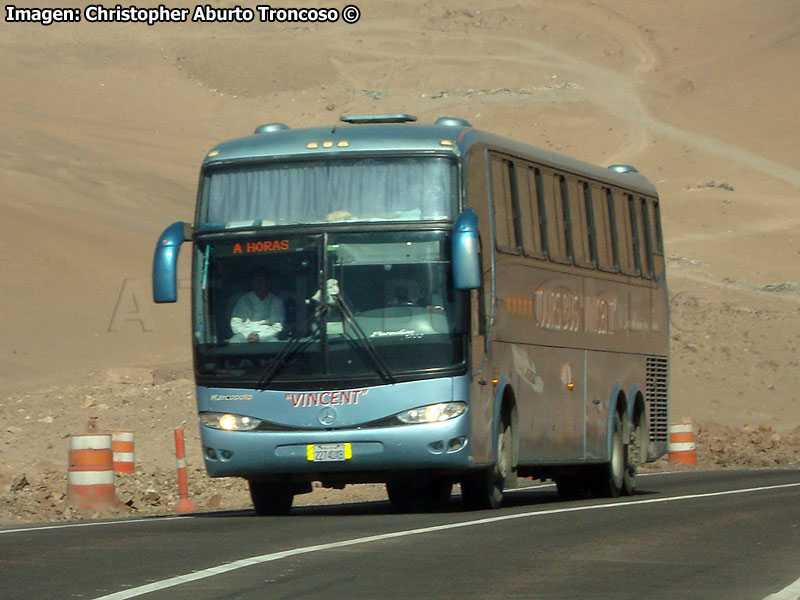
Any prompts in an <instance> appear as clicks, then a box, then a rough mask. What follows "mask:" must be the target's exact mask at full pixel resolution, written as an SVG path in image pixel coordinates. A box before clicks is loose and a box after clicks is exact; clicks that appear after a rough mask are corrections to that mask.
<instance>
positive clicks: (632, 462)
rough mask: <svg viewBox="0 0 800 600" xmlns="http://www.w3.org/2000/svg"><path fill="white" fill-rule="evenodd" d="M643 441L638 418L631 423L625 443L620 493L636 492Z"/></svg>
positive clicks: (629, 493) (627, 494)
mask: <svg viewBox="0 0 800 600" xmlns="http://www.w3.org/2000/svg"><path fill="white" fill-rule="evenodd" d="M643 443H644V428H643V427H642V419H639V422H638V423H634V424H631V439H630V440H628V443H627V444H625V469H624V474H623V478H622V493H623V494H624V495H625V496H632V495H633V494H634V493H636V472H637V470H638V468H639V462H640V460H641V456H642V446H641V445H642V444H643Z"/></svg>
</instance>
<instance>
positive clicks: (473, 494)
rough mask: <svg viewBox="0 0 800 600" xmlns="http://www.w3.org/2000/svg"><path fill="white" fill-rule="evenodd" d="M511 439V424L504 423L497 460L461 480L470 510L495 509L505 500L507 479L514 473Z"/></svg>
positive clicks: (463, 493) (498, 444)
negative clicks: (504, 493)
mask: <svg viewBox="0 0 800 600" xmlns="http://www.w3.org/2000/svg"><path fill="white" fill-rule="evenodd" d="M511 440H512V437H511V425H510V424H508V423H503V424H502V426H501V427H500V431H499V432H498V434H497V462H496V463H495V464H494V465H492V466H491V467H489V468H488V469H481V470H480V471H475V472H473V473H470V474H469V475H467V476H466V477H465V478H464V479H463V480H462V481H461V498H462V501H463V503H464V507H465V508H467V509H468V510H484V509H495V508H499V506H500V504H501V503H502V502H503V489H504V488H505V484H506V480H507V479H510V478H511V477H512V475H513V473H512V462H513V448H512V444H511Z"/></svg>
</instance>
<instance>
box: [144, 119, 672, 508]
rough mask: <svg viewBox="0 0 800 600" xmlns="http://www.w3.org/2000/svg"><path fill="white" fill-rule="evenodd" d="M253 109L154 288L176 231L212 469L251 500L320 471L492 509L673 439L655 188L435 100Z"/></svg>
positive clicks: (280, 503)
mask: <svg viewBox="0 0 800 600" xmlns="http://www.w3.org/2000/svg"><path fill="white" fill-rule="evenodd" d="M341 121H342V123H336V124H335V125H332V126H328V127H318V128H306V129H291V128H289V127H288V126H287V125H285V124H282V123H271V124H267V125H261V126H260V127H258V128H257V129H256V130H255V133H254V134H253V135H251V136H249V137H244V138H240V139H235V140H232V141H227V142H224V143H221V144H219V145H218V146H216V147H215V148H213V149H212V150H211V151H210V152H209V153H208V154H207V156H206V157H205V159H204V161H203V164H202V169H201V173H200V182H199V191H198V197H197V208H196V214H195V217H194V223H193V224H189V223H183V222H177V223H174V224H173V225H171V226H170V227H168V228H167V229H166V230H165V231H164V232H163V234H162V235H161V238H160V239H159V241H158V243H157V245H156V251H155V257H154V265H153V292H154V299H155V301H156V302H175V301H176V298H177V261H178V251H179V249H180V246H181V244H182V243H183V242H191V248H192V250H191V251H192V286H191V288H192V309H191V310H192V327H193V331H192V342H193V349H194V369H195V376H196V381H197V406H198V411H199V420H200V431H201V438H202V446H203V447H202V451H203V456H204V460H205V465H206V468H207V471H208V474H209V475H210V476H212V477H241V478H244V479H246V480H247V481H248V483H249V487H250V493H251V497H252V500H253V504H254V506H255V510H256V512H257V513H258V514H262V515H267V514H272V515H275V514H286V513H288V512H289V511H290V510H291V506H292V502H293V498H294V496H295V495H296V494H302V493H306V492H309V491H311V489H312V484H313V483H314V482H319V483H320V485H322V486H325V487H332V488H342V487H344V486H345V485H346V484H351V483H368V482H380V483H385V484H386V490H387V493H388V497H389V500H390V502H391V503H392V504H393V505H395V506H396V507H397V508H398V509H400V510H443V509H446V508H447V507H448V506H449V502H450V496H451V492H452V488H453V485H454V484H456V483H457V484H460V487H461V504H462V506H464V507H468V508H496V507H497V506H498V505H499V504H500V502H501V500H502V498H503V491H504V489H509V488H511V487H514V486H516V485H517V484H516V478H517V477H518V476H520V477H530V478H534V479H543V480H545V479H552V480H553V481H555V483H556V485H557V490H558V492H559V494H560V495H561V496H563V497H566V498H576V497H583V496H584V495H588V494H594V495H605V496H611V497H615V496H618V495H619V494H631V493H633V491H634V489H635V477H636V472H637V467H638V466H639V465H641V464H642V463H644V462H648V461H654V460H656V459H657V458H659V457H660V456H662V455H663V454H664V453H665V452H666V449H667V419H668V408H669V406H668V381H667V379H668V353H667V348H668V347H667V344H668V330H667V328H668V314H667V313H668V308H667V288H666V282H665V268H664V250H663V240H662V233H661V224H660V217H659V200H658V196H657V193H656V190H655V188H654V187H653V186H652V185H651V184H650V183H649V182H648V181H647V180H646V179H645V178H644V177H643V176H642V175H640V174H639V173H638V172H637V171H636V169H634V168H633V167H630V166H626V165H612V166H611V167H609V168H601V167H596V166H592V165H590V164H586V163H584V162H581V161H578V160H574V159H571V158H566V157H564V156H560V155H558V154H555V153H552V152H548V151H545V150H541V149H538V148H534V147H531V146H527V145H524V144H521V143H517V142H514V141H510V140H508V139H504V138H502V137H498V136H495V135H491V134H488V133H485V132H482V131H479V130H476V129H474V128H473V127H472V126H471V125H470V123H469V122H467V121H465V120H463V119H459V118H453V117H442V118H439V119H438V120H436V122H435V124H432V125H422V124H417V123H414V121H416V118H415V117H413V116H411V115H405V114H398V115H367V116H344V117H341Z"/></svg>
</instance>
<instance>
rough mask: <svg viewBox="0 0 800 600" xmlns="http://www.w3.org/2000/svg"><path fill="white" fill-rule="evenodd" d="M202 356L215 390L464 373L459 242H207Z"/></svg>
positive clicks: (202, 266)
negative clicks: (454, 248)
mask: <svg viewBox="0 0 800 600" xmlns="http://www.w3.org/2000/svg"><path fill="white" fill-rule="evenodd" d="M195 261H196V265H195V270H194V273H195V285H194V289H195V294H196V295H195V303H194V307H195V308H194V331H195V335H194V346H195V358H196V362H195V364H196V370H197V376H198V378H199V379H200V380H202V381H204V382H205V383H206V384H207V385H216V386H222V385H225V386H229V387H263V388H272V389H277V388H281V389H284V388H291V387H292V386H294V387H297V388H306V389H309V388H313V386H314V385H316V384H319V385H323V384H324V383H326V382H327V383H330V382H332V381H337V382H343V381H352V382H359V383H362V384H365V385H366V384H370V383H386V382H388V381H396V380H403V379H405V378H411V377H413V378H420V377H425V376H430V377H434V376H442V375H443V372H444V371H453V370H454V369H463V367H464V344H465V339H464V334H465V331H466V325H465V320H466V319H465V314H464V309H463V302H461V301H460V295H459V292H456V290H454V288H453V285H452V276H451V273H450V264H449V232H446V231H416V232H383V231H378V232H369V233H338V234H333V233H331V234H317V235H287V236H283V235H282V236H268V235H263V234H262V235H256V236H248V237H247V238H236V239H234V240H230V239H226V240H224V241H209V242H208V243H199V244H198V245H197V250H196V253H195Z"/></svg>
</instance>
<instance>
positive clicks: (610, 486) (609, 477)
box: [592, 411, 625, 498]
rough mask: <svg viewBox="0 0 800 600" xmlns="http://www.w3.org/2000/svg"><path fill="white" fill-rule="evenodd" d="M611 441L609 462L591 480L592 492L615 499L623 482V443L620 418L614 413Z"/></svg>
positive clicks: (601, 466)
mask: <svg viewBox="0 0 800 600" xmlns="http://www.w3.org/2000/svg"><path fill="white" fill-rule="evenodd" d="M612 436H613V437H612V439H611V460H610V461H608V462H607V463H605V464H602V465H599V466H598V467H597V469H596V471H595V473H594V477H593V478H592V492H593V493H594V495H595V496H598V497H602V498H616V497H618V496H619V495H620V493H621V492H622V486H623V484H624V480H625V443H624V440H623V437H622V436H623V427H622V417H621V416H620V414H619V413H618V412H617V411H614V431H613V433H612Z"/></svg>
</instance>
